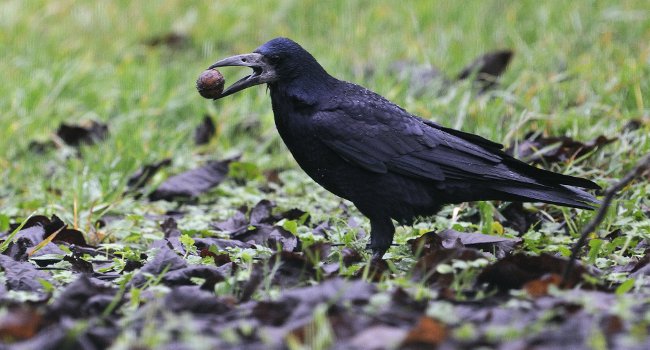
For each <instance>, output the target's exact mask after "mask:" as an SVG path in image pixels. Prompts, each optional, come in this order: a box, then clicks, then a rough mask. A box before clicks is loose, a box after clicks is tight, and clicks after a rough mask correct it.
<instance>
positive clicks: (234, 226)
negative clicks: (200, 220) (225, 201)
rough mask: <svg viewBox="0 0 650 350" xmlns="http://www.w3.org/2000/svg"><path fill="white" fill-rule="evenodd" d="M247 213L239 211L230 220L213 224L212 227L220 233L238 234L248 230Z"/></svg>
mask: <svg viewBox="0 0 650 350" xmlns="http://www.w3.org/2000/svg"><path fill="white" fill-rule="evenodd" d="M245 211H246V210H237V211H236V212H235V214H233V216H231V217H229V218H228V219H226V220H224V221H220V222H215V223H213V224H212V227H214V228H215V229H217V230H219V231H223V232H228V233H233V232H237V231H239V230H240V229H242V228H246V227H248V218H246V214H245Z"/></svg>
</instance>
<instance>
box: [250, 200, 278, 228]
mask: <svg viewBox="0 0 650 350" xmlns="http://www.w3.org/2000/svg"><path fill="white" fill-rule="evenodd" d="M273 207H275V204H274V203H273V202H271V201H269V200H268V199H262V200H261V201H259V202H257V204H255V206H254V207H253V209H251V212H250V219H249V220H250V224H251V225H257V224H271V223H272V222H273V221H274V218H273V216H272V211H273Z"/></svg>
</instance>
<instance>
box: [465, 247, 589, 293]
mask: <svg viewBox="0 0 650 350" xmlns="http://www.w3.org/2000/svg"><path fill="white" fill-rule="evenodd" d="M567 261H568V260H567V259H563V258H558V257H554V256H551V255H548V254H542V255H539V256H530V255H525V254H521V253H519V254H514V255H511V256H507V257H505V258H503V259H501V260H499V261H497V262H495V263H494V264H491V265H489V266H487V267H486V268H485V269H483V271H482V272H481V273H480V274H479V275H478V277H477V282H478V283H487V284H488V285H490V286H491V287H495V288H497V289H499V290H501V291H507V290H510V289H520V288H522V287H523V286H524V285H525V284H526V283H527V282H530V281H533V280H536V279H539V278H540V277H542V276H543V275H545V274H557V275H561V274H562V273H563V272H564V268H565V266H566V264H567ZM583 273H587V270H586V269H585V268H584V267H583V266H582V265H579V264H576V266H575V267H574V268H573V271H572V273H571V275H570V276H569V278H568V281H567V282H568V286H567V287H569V288H571V287H573V286H575V285H576V284H577V283H579V282H581V281H582V278H581V276H582V274H583Z"/></svg>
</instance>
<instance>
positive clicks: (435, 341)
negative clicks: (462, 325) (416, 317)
mask: <svg viewBox="0 0 650 350" xmlns="http://www.w3.org/2000/svg"><path fill="white" fill-rule="evenodd" d="M445 339H447V327H446V326H445V325H444V324H442V323H440V322H439V321H437V320H434V319H432V318H430V317H426V316H425V317H422V318H420V321H419V322H418V324H417V325H416V326H415V327H413V328H412V329H411V330H410V331H409V333H408V334H407V335H406V338H405V339H404V340H403V341H402V344H401V345H400V349H420V348H433V347H436V346H438V345H440V344H441V343H442V342H443V341H445Z"/></svg>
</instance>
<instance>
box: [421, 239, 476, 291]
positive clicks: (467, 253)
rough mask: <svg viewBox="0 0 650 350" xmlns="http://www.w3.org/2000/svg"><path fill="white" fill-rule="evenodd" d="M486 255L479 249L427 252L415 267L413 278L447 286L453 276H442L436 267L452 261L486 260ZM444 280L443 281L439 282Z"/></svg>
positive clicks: (461, 248) (454, 248)
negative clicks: (441, 279)
mask: <svg viewBox="0 0 650 350" xmlns="http://www.w3.org/2000/svg"><path fill="white" fill-rule="evenodd" d="M485 257H486V256H485V254H483V253H481V252H480V251H479V250H477V249H472V248H464V247H453V248H440V249H437V250H432V251H426V254H425V255H423V256H422V257H420V258H419V259H418V261H417V263H416V264H415V266H414V267H413V277H414V278H415V279H418V280H426V281H428V282H439V283H440V284H442V285H444V286H446V285H447V284H448V283H450V282H452V281H451V279H453V276H451V275H450V274H445V275H443V274H440V273H438V272H437V271H436V267H437V266H438V265H440V264H443V263H449V262H451V260H465V261H472V260H476V259H480V258H485ZM440 278H444V280H443V281H439V279H440Z"/></svg>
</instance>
